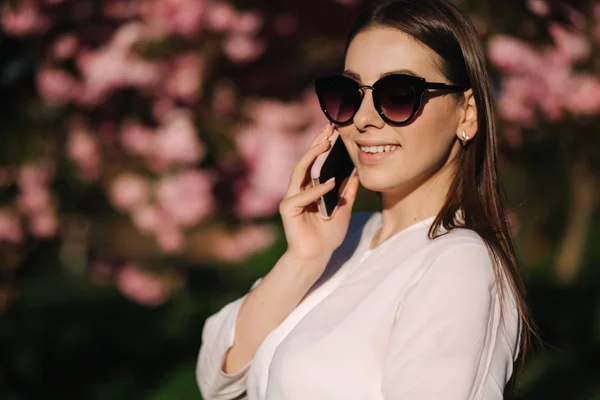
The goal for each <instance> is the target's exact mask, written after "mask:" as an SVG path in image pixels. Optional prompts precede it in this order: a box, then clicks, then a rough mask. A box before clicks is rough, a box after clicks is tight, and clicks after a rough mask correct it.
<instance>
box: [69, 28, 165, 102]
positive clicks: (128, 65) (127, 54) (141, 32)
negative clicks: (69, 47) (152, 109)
mask: <svg viewBox="0 0 600 400" xmlns="http://www.w3.org/2000/svg"><path fill="white" fill-rule="evenodd" d="M154 35H155V34H153V33H150V32H149V31H148V28H147V27H145V26H143V25H141V24H140V23H135V22H131V23H128V24H125V25H123V26H122V27H121V28H119V30H117V32H116V33H115V34H114V36H113V38H112V39H111V41H110V42H109V43H108V44H107V45H105V46H103V47H101V48H99V49H97V50H94V51H90V50H84V51H81V52H80V53H79V54H78V55H77V58H76V60H77V65H78V66H79V69H80V71H81V74H82V76H83V80H84V87H83V91H82V92H81V94H80V95H79V98H78V99H77V100H78V101H79V102H80V103H82V104H91V105H93V104H96V103H98V102H99V101H101V100H102V99H103V98H104V96H106V95H107V94H108V93H110V92H111V91H112V90H114V89H117V88H121V87H126V86H135V87H141V88H147V87H153V86H155V85H156V84H157V83H158V82H159V78H160V73H159V72H160V71H159V67H158V65H157V64H156V63H152V62H149V61H147V60H143V59H141V58H140V57H139V56H137V55H136V54H134V53H132V50H131V47H132V46H133V45H134V44H136V43H138V42H143V41H146V40H149V39H150V38H152V37H153V36H154Z"/></svg>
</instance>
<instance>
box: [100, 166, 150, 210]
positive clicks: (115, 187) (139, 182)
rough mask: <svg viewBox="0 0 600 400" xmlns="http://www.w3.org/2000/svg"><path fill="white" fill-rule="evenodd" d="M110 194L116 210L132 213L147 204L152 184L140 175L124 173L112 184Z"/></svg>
mask: <svg viewBox="0 0 600 400" xmlns="http://www.w3.org/2000/svg"><path fill="white" fill-rule="evenodd" d="M109 193H110V196H109V197H110V200H111V202H112V204H113V205H114V206H115V208H117V209H118V210H121V211H130V210H132V209H133V208H134V207H136V206H137V205H139V204H142V203H145V202H146V200H147V199H148V196H149V194H150V184H149V182H148V180H147V179H144V178H143V177H141V176H139V175H136V174H133V173H123V174H121V175H119V176H117V177H116V178H115V180H114V181H113V182H112V184H111V186H110V191H109Z"/></svg>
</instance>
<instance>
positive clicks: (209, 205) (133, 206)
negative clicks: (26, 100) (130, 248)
mask: <svg viewBox="0 0 600 400" xmlns="http://www.w3.org/2000/svg"><path fill="white" fill-rule="evenodd" d="M109 195H110V196H109V198H110V200H111V202H112V204H113V205H114V206H115V208H117V209H118V210H120V211H122V212H126V213H128V214H129V215H130V216H131V218H132V220H133V223H134V224H135V226H136V227H137V228H138V229H139V230H140V231H141V232H143V233H146V234H149V235H153V236H154V237H155V238H156V240H157V242H158V244H159V245H160V246H161V248H162V249H163V250H165V251H169V252H170V251H177V250H181V248H182V246H183V239H184V238H183V231H184V229H186V228H191V227H193V226H195V225H197V224H199V223H200V222H201V221H202V220H203V219H205V218H206V217H208V216H209V215H210V214H211V212H212V211H213V209H214V199H213V195H212V177H211V176H210V175H209V174H208V173H206V172H203V171H200V170H194V169H187V170H182V171H180V172H179V173H177V174H174V175H165V176H163V177H162V178H160V179H159V180H158V181H157V182H155V183H151V182H150V180H149V179H146V178H144V177H142V176H140V175H136V174H133V173H130V172H128V173H123V174H121V175H119V176H117V177H116V178H115V179H114V180H113V181H112V183H111V185H110V190H109Z"/></svg>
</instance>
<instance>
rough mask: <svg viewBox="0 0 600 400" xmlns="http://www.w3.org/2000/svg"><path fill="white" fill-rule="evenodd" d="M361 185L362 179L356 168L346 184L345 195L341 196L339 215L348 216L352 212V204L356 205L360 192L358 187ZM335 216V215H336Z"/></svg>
mask: <svg viewBox="0 0 600 400" xmlns="http://www.w3.org/2000/svg"><path fill="white" fill-rule="evenodd" d="M359 186H360V179H359V177H358V173H357V170H356V168H354V171H353V172H352V175H350V179H349V180H348V183H347V184H346V190H345V191H344V195H343V196H342V198H341V201H340V205H339V206H338V209H337V212H336V214H337V215H343V216H344V217H347V216H348V215H349V214H351V213H352V206H353V205H354V201H355V200H356V195H357V194H358V188H359ZM334 218H335V216H334Z"/></svg>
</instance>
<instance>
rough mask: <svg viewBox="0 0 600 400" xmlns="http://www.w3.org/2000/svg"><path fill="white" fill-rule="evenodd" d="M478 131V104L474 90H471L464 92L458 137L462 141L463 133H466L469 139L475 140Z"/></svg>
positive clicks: (457, 131) (457, 129) (457, 130)
mask: <svg viewBox="0 0 600 400" xmlns="http://www.w3.org/2000/svg"><path fill="white" fill-rule="evenodd" d="M477 130H478V126H477V104H476V103H475V96H473V89H469V90H466V91H465V92H464V99H463V101H462V104H461V105H460V119H459V121H458V126H457V128H456V136H457V137H458V139H459V140H462V139H463V135H462V133H463V131H465V133H466V134H467V136H468V137H469V139H473V138H474V137H475V135H477Z"/></svg>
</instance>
